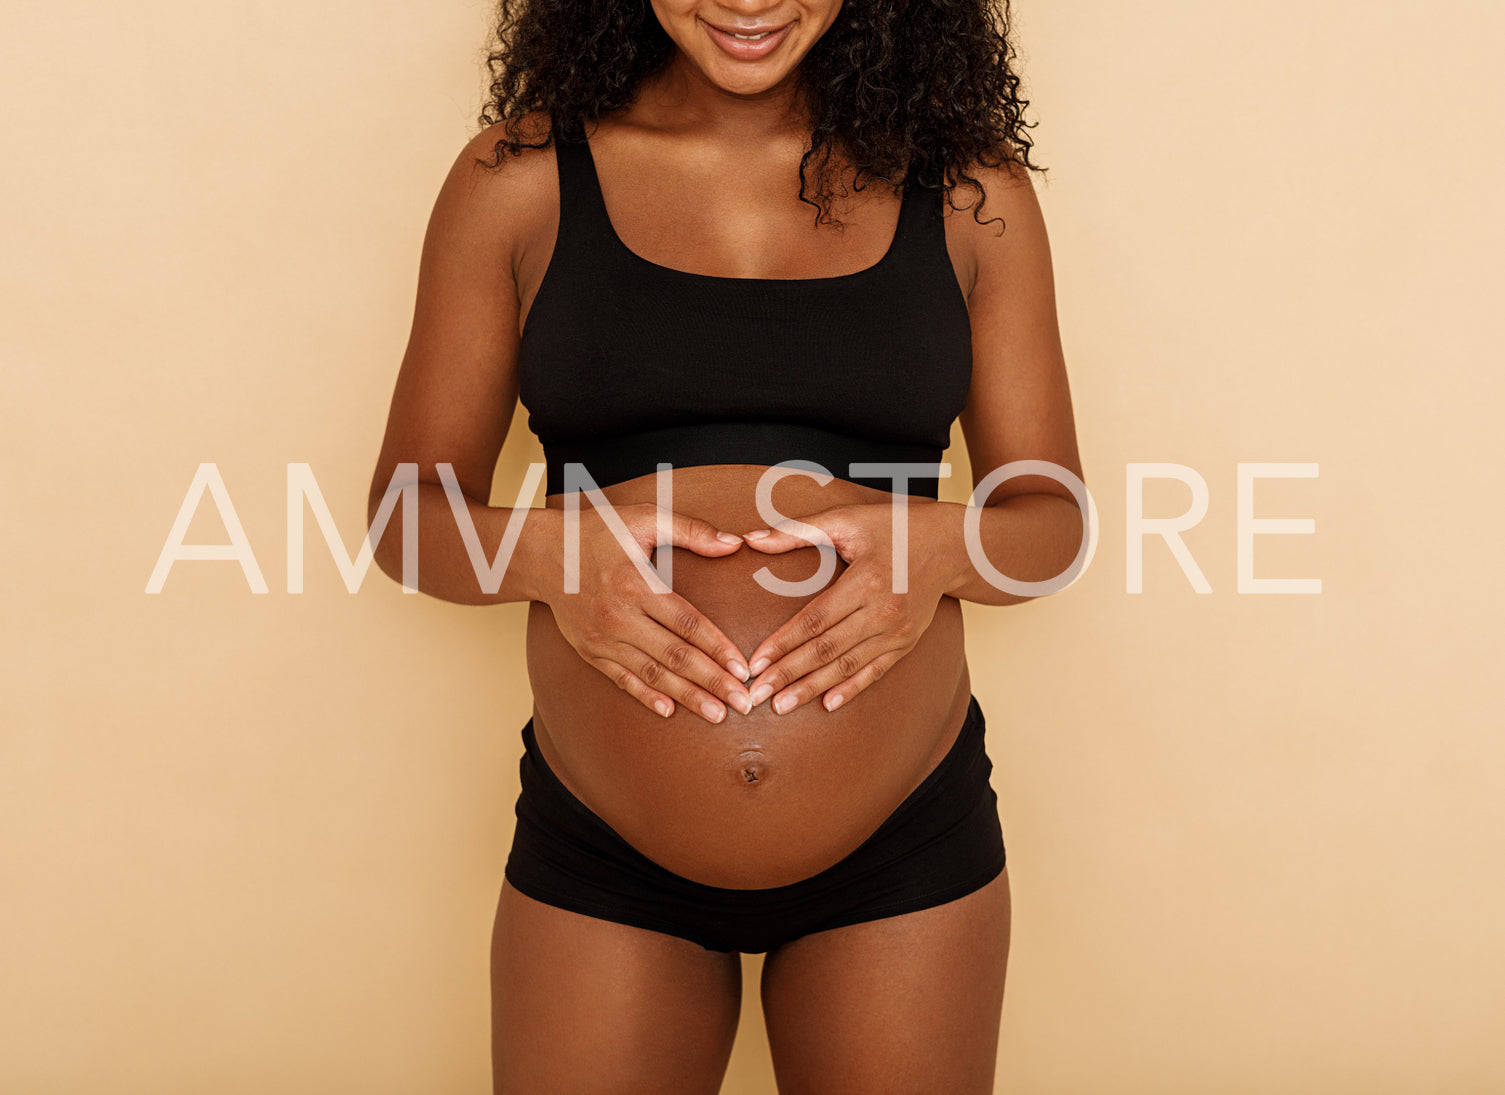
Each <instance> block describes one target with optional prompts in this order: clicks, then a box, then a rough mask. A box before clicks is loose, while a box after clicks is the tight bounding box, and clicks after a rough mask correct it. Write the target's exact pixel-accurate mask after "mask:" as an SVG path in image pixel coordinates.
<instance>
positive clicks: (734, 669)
mask: <svg viewBox="0 0 1505 1095" xmlns="http://www.w3.org/2000/svg"><path fill="white" fill-rule="evenodd" d="M726 668H727V669H728V670H730V671H731V674H732V676H734V677H736V678H737V679H738V680H739V681H745V680H747V678H748V677H750V676H752V674H750V673H749V672H748V671H747V666H745V665H743V664H742V663H741V662H739V661H738V660H737V659H736V658H733V659H732V660H731V661H729V662H727V663H726Z"/></svg>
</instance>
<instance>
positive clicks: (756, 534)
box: [742, 528, 773, 540]
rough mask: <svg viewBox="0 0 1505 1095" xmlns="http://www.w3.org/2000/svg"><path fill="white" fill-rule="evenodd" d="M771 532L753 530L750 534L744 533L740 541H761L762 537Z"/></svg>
mask: <svg viewBox="0 0 1505 1095" xmlns="http://www.w3.org/2000/svg"><path fill="white" fill-rule="evenodd" d="M772 531H773V530H772V529H766V528H755V529H753V530H752V531H751V532H744V533H743V534H742V539H744V540H761V539H763V537H765V536H767V535H768V534H769V533H771V532H772Z"/></svg>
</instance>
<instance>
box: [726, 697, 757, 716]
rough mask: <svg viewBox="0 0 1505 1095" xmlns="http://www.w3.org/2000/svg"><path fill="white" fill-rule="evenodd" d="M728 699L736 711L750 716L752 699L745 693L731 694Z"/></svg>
mask: <svg viewBox="0 0 1505 1095" xmlns="http://www.w3.org/2000/svg"><path fill="white" fill-rule="evenodd" d="M729 699H730V702H731V705H732V706H733V707H735V708H736V709H737V710H738V711H740V712H742V713H743V714H744V715H750V714H752V709H753V702H752V697H751V696H749V695H748V694H747V693H746V692H733V693H732V694H731V696H730V697H729Z"/></svg>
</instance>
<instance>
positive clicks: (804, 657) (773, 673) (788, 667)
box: [748, 612, 870, 706]
mask: <svg viewBox="0 0 1505 1095" xmlns="http://www.w3.org/2000/svg"><path fill="white" fill-rule="evenodd" d="M869 637H870V636H869V634H868V631H867V629H866V628H865V627H864V626H863V623H862V615H861V614H860V613H857V612H854V613H852V614H851V615H850V616H848V617H847V618H846V619H844V620H842V621H841V622H840V623H838V624H836V625H835V626H834V627H831V628H828V629H827V630H825V631H822V632H821V633H820V634H819V635H816V636H814V637H812V638H811V639H810V640H809V641H808V642H806V643H802V644H801V645H799V646H797V647H795V648H794V649H793V650H791V651H790V652H789V653H788V654H786V655H784V656H783V657H782V658H780V659H779V660H778V661H776V662H774V663H773V664H772V665H770V666H768V667H767V668H766V669H764V670H763V672H762V673H760V674H759V675H758V676H757V677H756V678H755V679H754V680H752V681H749V682H748V689H749V691H750V693H751V697H752V702H753V705H754V706H756V705H758V704H760V703H762V702H763V701H764V700H766V699H768V698H769V697H771V696H772V695H773V694H774V693H776V692H778V691H779V690H780V689H783V688H786V687H787V686H789V685H791V684H793V683H794V682H795V681H797V680H800V679H802V678H804V677H807V676H809V675H810V674H811V673H814V672H815V671H816V670H817V669H821V668H823V667H824V666H827V665H830V664H831V663H832V662H835V661H837V660H838V659H840V658H843V657H845V656H847V655H848V653H849V652H850V651H851V650H852V649H853V648H854V647H855V646H857V644H859V643H860V642H862V641H863V640H864V639H867V638H869ZM858 668H860V666H859V665H853V666H852V667H851V671H852V672H853V673H855V672H856V671H857V670H858Z"/></svg>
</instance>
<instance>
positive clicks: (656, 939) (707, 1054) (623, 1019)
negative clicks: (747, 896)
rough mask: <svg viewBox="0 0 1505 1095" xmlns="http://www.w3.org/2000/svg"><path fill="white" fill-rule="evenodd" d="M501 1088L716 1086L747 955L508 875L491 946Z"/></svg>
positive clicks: (506, 1091)
mask: <svg viewBox="0 0 1505 1095" xmlns="http://www.w3.org/2000/svg"><path fill="white" fill-rule="evenodd" d="M491 1000H492V1070H493V1084H494V1091H495V1093H496V1095H537V1093H548V1095H596V1093H605V1092H611V1093H612V1095H619V1093H620V1095H629V1093H630V1095H658V1093H664V1095H669V1093H673V1095H700V1093H704V1095H716V1092H717V1091H719V1090H720V1087H721V1080H722V1077H723V1075H724V1074H725V1072H726V1065H727V1061H728V1059H729V1058H730V1056H731V1051H732V1042H733V1040H734V1039H735V1037H736V1033H737V1016H738V1013H739V1010H740V1007H741V1001H742V956H741V955H739V954H721V953H718V952H714V951H708V950H706V949H704V948H703V947H701V946H700V945H699V944H696V943H691V942H689V941H688V940H685V939H679V938H677V937H675V936H672V935H665V934H663V933H661V932H653V931H646V930H644V929H641V928H634V927H629V926H628V925H626V924H617V923H613V922H611V921H607V920H597V919H595V918H594V917H590V916H583V915H581V914H579V913H575V912H570V911H568V910H565V909H559V908H555V907H554V906H552V905H546V904H544V903H542V902H539V901H535V900H533V899H532V898H530V897H527V896H525V895H524V894H522V893H519V892H518V891H517V890H516V889H515V888H514V887H513V886H512V885H511V884H510V883H508V882H503V884H502V893H501V898H500V900H499V902H498V905H497V916H496V925H495V929H494V931H493V934H492V947H491Z"/></svg>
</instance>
